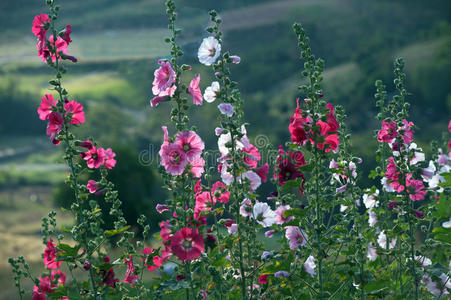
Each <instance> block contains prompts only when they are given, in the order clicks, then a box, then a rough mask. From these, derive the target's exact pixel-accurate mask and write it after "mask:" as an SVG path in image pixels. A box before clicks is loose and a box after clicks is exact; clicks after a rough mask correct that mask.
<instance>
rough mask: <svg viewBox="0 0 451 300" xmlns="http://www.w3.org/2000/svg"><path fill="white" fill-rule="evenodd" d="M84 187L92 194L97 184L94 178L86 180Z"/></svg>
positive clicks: (97, 187)
mask: <svg viewBox="0 0 451 300" xmlns="http://www.w3.org/2000/svg"><path fill="white" fill-rule="evenodd" d="M86 188H87V189H88V191H89V192H90V193H91V194H94V193H95V192H96V191H97V190H98V189H99V185H98V183H97V182H95V181H94V180H88V184H87V185H86Z"/></svg>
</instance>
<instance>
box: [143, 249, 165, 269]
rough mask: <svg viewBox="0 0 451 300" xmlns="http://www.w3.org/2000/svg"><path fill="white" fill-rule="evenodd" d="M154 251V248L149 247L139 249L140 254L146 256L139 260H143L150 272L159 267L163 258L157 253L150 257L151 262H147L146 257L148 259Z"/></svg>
mask: <svg viewBox="0 0 451 300" xmlns="http://www.w3.org/2000/svg"><path fill="white" fill-rule="evenodd" d="M154 252H155V249H150V248H144V250H143V251H141V254H142V255H144V256H146V259H144V258H141V260H142V261H144V265H145V266H146V267H147V269H148V270H149V271H150V272H152V271H155V270H156V269H158V268H159V267H161V265H162V264H163V260H162V259H161V258H160V257H159V256H158V255H154V256H153V257H152V264H147V262H148V259H149V258H148V256H149V255H151V254H152V253H154Z"/></svg>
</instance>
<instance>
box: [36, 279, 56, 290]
mask: <svg viewBox="0 0 451 300" xmlns="http://www.w3.org/2000/svg"><path fill="white" fill-rule="evenodd" d="M53 286H54V285H53V284H52V281H51V280H50V277H49V276H45V277H42V276H39V290H40V291H42V293H43V294H50V293H53V292H54V289H53Z"/></svg>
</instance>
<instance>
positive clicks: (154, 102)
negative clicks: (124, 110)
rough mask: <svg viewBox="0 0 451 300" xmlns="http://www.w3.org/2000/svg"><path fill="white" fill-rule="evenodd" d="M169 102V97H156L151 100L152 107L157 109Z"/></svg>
mask: <svg viewBox="0 0 451 300" xmlns="http://www.w3.org/2000/svg"><path fill="white" fill-rule="evenodd" d="M169 100H170V98H169V97H168V96H156V97H153V98H152V99H151V100H150V106H151V107H157V106H158V105H159V104H160V103H161V102H168V101H169Z"/></svg>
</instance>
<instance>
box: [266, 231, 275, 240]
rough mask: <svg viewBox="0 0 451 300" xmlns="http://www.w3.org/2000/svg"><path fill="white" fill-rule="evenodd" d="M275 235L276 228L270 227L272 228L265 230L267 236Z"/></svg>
mask: <svg viewBox="0 0 451 300" xmlns="http://www.w3.org/2000/svg"><path fill="white" fill-rule="evenodd" d="M273 236H274V230H273V229H270V230H268V231H266V232H265V237H267V238H272V237H273Z"/></svg>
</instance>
